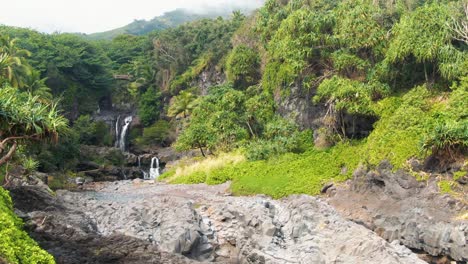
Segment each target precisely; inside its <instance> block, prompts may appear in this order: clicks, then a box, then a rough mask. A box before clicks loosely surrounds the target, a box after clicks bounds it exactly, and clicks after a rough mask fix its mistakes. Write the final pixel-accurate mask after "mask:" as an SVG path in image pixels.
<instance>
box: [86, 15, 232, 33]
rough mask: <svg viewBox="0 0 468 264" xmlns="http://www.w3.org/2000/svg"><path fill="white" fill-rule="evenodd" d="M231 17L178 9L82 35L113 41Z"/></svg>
mask: <svg viewBox="0 0 468 264" xmlns="http://www.w3.org/2000/svg"><path fill="white" fill-rule="evenodd" d="M230 15H231V12H229V11H225V12H224V11H222V12H215V11H213V12H208V13H206V14H196V13H191V12H190V11H189V10H185V9H177V10H174V11H170V12H166V13H164V14H163V15H161V16H157V17H154V18H153V19H151V20H135V21H133V22H132V23H130V24H128V25H125V26H123V27H120V28H116V29H112V30H109V31H105V32H98V33H92V34H80V36H83V37H85V38H86V39H89V40H111V39H113V38H115V37H117V36H119V35H123V34H129V35H135V36H141V35H145V34H148V33H150V32H152V31H155V30H163V29H166V28H171V27H176V26H178V25H181V24H183V23H186V22H190V21H195V20H199V19H203V18H215V17H218V16H222V17H228V16H230Z"/></svg>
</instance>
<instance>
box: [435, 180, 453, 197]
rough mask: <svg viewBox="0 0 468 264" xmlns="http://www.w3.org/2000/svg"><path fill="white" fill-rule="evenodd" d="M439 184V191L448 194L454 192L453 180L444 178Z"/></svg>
mask: <svg viewBox="0 0 468 264" xmlns="http://www.w3.org/2000/svg"><path fill="white" fill-rule="evenodd" d="M437 185H438V186H439V191H440V192H441V193H448V194H451V193H453V190H452V185H453V182H452V181H447V180H442V181H440V182H438V183H437Z"/></svg>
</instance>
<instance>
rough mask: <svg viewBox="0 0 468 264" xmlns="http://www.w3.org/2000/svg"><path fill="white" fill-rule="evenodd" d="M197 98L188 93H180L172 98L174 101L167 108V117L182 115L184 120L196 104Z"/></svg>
mask: <svg viewBox="0 0 468 264" xmlns="http://www.w3.org/2000/svg"><path fill="white" fill-rule="evenodd" d="M196 99H197V96H196V95H194V94H193V93H191V92H189V91H182V92H180V94H179V95H177V96H175V97H174V100H173V102H172V104H171V106H169V109H168V113H167V115H168V116H169V117H177V116H179V115H181V114H182V115H183V117H184V118H186V117H187V115H188V114H190V113H191V112H192V110H193V109H194V108H195V106H196V104H197V100H196Z"/></svg>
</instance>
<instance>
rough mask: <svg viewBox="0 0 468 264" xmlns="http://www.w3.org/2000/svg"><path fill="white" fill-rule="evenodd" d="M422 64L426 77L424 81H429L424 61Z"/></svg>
mask: <svg viewBox="0 0 468 264" xmlns="http://www.w3.org/2000/svg"><path fill="white" fill-rule="evenodd" d="M423 65H424V77H425V78H426V83H428V82H429V77H428V76H427V69H426V63H425V62H423Z"/></svg>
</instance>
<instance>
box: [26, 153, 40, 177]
mask: <svg viewBox="0 0 468 264" xmlns="http://www.w3.org/2000/svg"><path fill="white" fill-rule="evenodd" d="M22 165H23V168H24V169H25V170H26V171H27V172H28V173H31V172H33V171H36V170H37V169H38V168H39V162H38V161H37V160H35V159H33V158H31V157H26V158H25V159H24V160H23V162H22Z"/></svg>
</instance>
